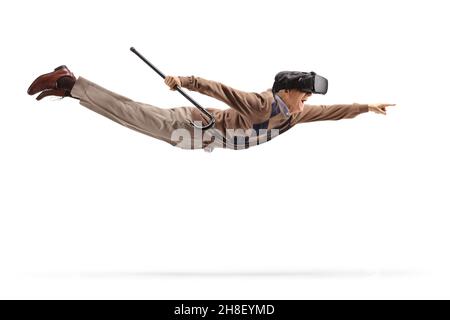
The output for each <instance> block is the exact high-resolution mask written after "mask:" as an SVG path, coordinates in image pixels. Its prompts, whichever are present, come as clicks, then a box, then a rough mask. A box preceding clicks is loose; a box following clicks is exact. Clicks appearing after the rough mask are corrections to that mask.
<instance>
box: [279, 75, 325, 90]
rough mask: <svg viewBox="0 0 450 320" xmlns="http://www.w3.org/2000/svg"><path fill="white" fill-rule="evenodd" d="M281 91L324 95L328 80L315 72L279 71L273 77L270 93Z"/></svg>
mask: <svg viewBox="0 0 450 320" xmlns="http://www.w3.org/2000/svg"><path fill="white" fill-rule="evenodd" d="M283 89H287V90H289V89H297V90H300V91H303V92H310V93H319V94H326V93H327V91H328V80H327V79H326V78H324V77H321V76H319V75H317V74H316V73H315V72H300V71H281V72H279V73H277V75H276V76H275V82H274V83H273V87H272V92H274V93H275V92H278V91H280V90H283Z"/></svg>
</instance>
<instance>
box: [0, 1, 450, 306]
mask: <svg viewBox="0 0 450 320" xmlns="http://www.w3.org/2000/svg"><path fill="white" fill-rule="evenodd" d="M445 5H446V2H445V1H408V2H405V1H380V0H377V1H281V0H278V1H230V0H228V1H223V2H218V1H175V0H172V1H160V2H156V1H154V2H151V1H131V0H129V1H107V2H105V1H95V2H94V1H76V2H61V1H13V2H2V4H1V8H0V9H1V10H0V27H1V28H0V30H1V38H2V53H1V60H0V63H1V69H0V70H1V72H2V74H1V77H0V88H1V99H2V101H1V125H0V150H1V151H0V152H1V157H0V197H1V198H0V298H44V299H47V298H64V299H65V298H87V299H91V298H137V299H142V298H146V299H169V298H170V299H197V298H201V299H207V298H209V299H216V298H221V299H222V298H223V299H226V298H234V299H250V298H252V299H281V298H283V299H301V298H306V299H314V298H326V299H329V298H343V299H349V298H363V299H364V298H376V299H379V298H387V299H390V298H450V292H449V286H450V275H449V273H448V270H449V267H450V258H449V250H448V247H449V243H450V232H449V226H450V225H449V224H450V217H449V213H450V210H449V209H450V207H449V203H448V199H447V197H448V190H449V182H448V181H449V178H450V177H449V170H448V166H447V164H448V161H449V156H448V154H447V151H448V136H449V129H448V126H449V124H448V121H449V120H448V116H449V114H450V112H449V108H450V106H449V102H448V97H447V92H448V85H449V83H448V80H447V79H448V75H449V72H450V70H449V63H448V57H449V56H450V52H449V49H448V48H447V47H446V45H447V43H448V41H447V38H448V34H447V31H448V30H449V29H450V23H449V22H448V19H447V18H448V16H447V13H448V10H447V8H446V6H445ZM130 46H135V47H136V48H137V49H138V50H140V51H141V52H142V53H143V54H144V55H145V56H146V57H147V58H148V59H149V60H150V61H152V62H153V63H154V64H156V65H157V66H158V67H159V68H160V69H161V70H162V71H163V72H165V73H167V74H171V75H183V76H188V75H196V76H201V77H204V78H207V79H211V80H216V81H220V82H223V83H225V84H227V85H230V86H233V87H235V88H239V89H241V90H246V91H257V92H258V91H263V90H265V89H267V88H269V87H271V85H272V81H273V77H274V75H275V73H276V72H278V71H281V70H301V71H311V70H313V71H316V72H317V73H319V74H322V75H324V76H326V77H327V78H328V79H329V81H330V88H329V93H328V94H327V95H326V96H314V97H312V99H310V103H311V104H332V103H353V102H359V103H375V102H389V103H397V106H396V107H392V108H391V109H389V111H388V115H387V116H382V115H377V114H373V113H371V114H363V115H360V116H358V117H357V118H355V119H352V120H342V121H327V122H315V123H308V124H304V125H299V126H296V127H295V128H293V129H291V130H290V131H288V132H287V133H286V134H283V135H282V136H280V137H277V138H276V139H274V140H273V141H271V142H269V143H266V144H264V145H261V146H258V147H254V148H251V149H249V150H246V151H232V150H220V149H216V150H215V151H214V152H213V153H206V152H204V151H202V150H197V151H186V150H181V149H178V148H173V147H171V146H170V145H169V144H166V143H164V142H161V141H158V140H154V139H152V138H150V137H147V136H145V135H143V134H140V133H138V132H135V131H132V130H130V129H127V128H125V127H122V126H120V125H118V124H117V123H115V122H112V121H111V120H109V119H106V118H104V117H102V116H100V115H98V114H96V113H94V112H92V111H90V110H88V109H86V108H84V107H83V106H80V105H79V104H78V103H77V101H76V100H71V99H69V98H67V99H64V100H62V101H60V100H57V101H54V99H51V98H50V99H46V100H44V101H42V102H37V101H35V100H34V98H33V97H30V96H28V95H27V94H26V89H27V88H28V86H29V84H30V83H31V81H32V80H33V79H34V78H35V77H36V76H38V75H39V74H41V73H45V72H49V71H51V70H52V69H53V68H55V67H57V66H59V65H61V64H67V65H68V66H69V68H71V70H72V71H73V72H74V73H75V74H76V75H77V76H80V75H81V76H83V77H86V78H88V79H90V80H92V81H94V82H96V83H98V84H100V85H102V86H104V87H106V88H108V89H110V90H113V91H115V92H117V93H120V94H122V95H125V96H127V97H130V98H132V99H135V100H138V101H145V102H147V103H151V104H154V105H157V106H161V107H167V108H169V107H173V106H183V105H184V106H186V105H190V104H189V102H187V101H186V100H185V99H184V98H183V97H182V96H181V95H179V94H177V93H176V92H172V91H170V90H168V88H167V87H166V86H165V85H164V83H163V81H162V79H161V78H159V76H157V75H156V73H154V72H153V71H152V70H151V69H150V68H148V67H147V66H146V65H145V64H144V63H143V62H141V61H140V60H139V59H138V58H137V57H136V56H134V55H133V54H132V53H131V52H130V51H129V47H130ZM192 96H193V97H194V98H196V99H197V100H198V101H199V102H200V103H201V104H202V105H204V106H207V107H223V108H226V106H225V105H223V104H222V103H221V102H218V101H215V100H213V99H211V98H209V97H206V96H201V95H200V94H197V93H193V94H192Z"/></svg>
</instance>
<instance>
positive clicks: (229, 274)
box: [41, 269, 420, 279]
mask: <svg viewBox="0 0 450 320" xmlns="http://www.w3.org/2000/svg"><path fill="white" fill-rule="evenodd" d="M41 275H42V274H41ZM47 275H48V276H51V274H47ZM64 275H66V276H68V277H74V276H75V277H77V276H78V277H82V278H167V279H170V278H368V277H382V278H387V277H404V276H418V275H420V272H418V271H414V270H391V269H387V270H363V269H361V270H360V269H354V270H353V269H329V270H327V269H320V270H319V269H317V270H314V269H311V270H291V271H281V270H280V271H135V272H134V271H123V272H81V273H67V274H64V273H57V274H53V276H56V277H58V276H62V277H64Z"/></svg>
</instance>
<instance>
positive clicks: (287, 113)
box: [275, 94, 291, 118]
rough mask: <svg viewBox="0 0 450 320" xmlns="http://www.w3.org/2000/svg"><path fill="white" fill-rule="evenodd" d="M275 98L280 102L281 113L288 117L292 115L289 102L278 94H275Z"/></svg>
mask: <svg viewBox="0 0 450 320" xmlns="http://www.w3.org/2000/svg"><path fill="white" fill-rule="evenodd" d="M275 100H276V101H277V102H278V106H279V108H280V111H281V113H282V114H283V116H284V117H285V118H288V117H290V116H291V112H290V111H289V108H288V106H287V104H286V103H285V102H284V101H283V99H281V98H280V96H279V95H278V94H275Z"/></svg>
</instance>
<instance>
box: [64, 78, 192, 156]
mask: <svg viewBox="0 0 450 320" xmlns="http://www.w3.org/2000/svg"><path fill="white" fill-rule="evenodd" d="M71 95H72V96H73V97H74V98H77V99H79V100H80V104H81V105H83V106H85V107H87V108H88V109H91V110H92V111H94V112H97V113H99V114H101V115H103V116H105V117H107V118H109V119H111V120H113V121H115V122H117V123H119V124H121V125H123V126H125V127H128V128H130V129H133V130H136V131H139V132H141V133H144V134H146V135H149V136H151V137H153V138H156V139H159V140H162V141H165V142H167V143H170V144H171V145H174V146H178V147H181V148H185V149H191V141H186V138H185V139H184V140H185V141H183V143H181V144H180V143H178V142H177V141H173V140H172V134H173V133H174V130H177V129H181V130H183V129H184V130H187V131H189V130H190V124H189V120H191V121H192V108H190V107H178V108H171V109H164V108H159V107H156V106H153V105H150V104H145V103H141V102H136V101H133V100H131V99H129V98H127V97H124V96H121V95H119V94H117V93H114V92H112V91H109V90H107V89H105V88H102V87H101V86H99V85H97V84H95V83H93V82H91V81H89V80H87V79H85V78H82V77H79V78H78V79H77V81H76V82H75V85H74V87H73V88H72V91H71ZM175 136H180V135H179V134H175Z"/></svg>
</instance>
